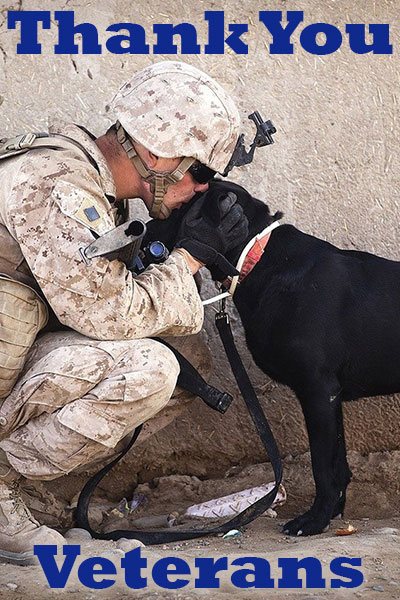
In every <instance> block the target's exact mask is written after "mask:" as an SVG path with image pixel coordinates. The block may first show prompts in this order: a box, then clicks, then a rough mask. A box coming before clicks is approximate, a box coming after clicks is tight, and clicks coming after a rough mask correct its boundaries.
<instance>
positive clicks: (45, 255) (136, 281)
mask: <svg viewBox="0 0 400 600" xmlns="http://www.w3.org/2000/svg"><path fill="white" fill-rule="evenodd" d="M34 196H35V197H36V199H35V201H34V202H32V210H27V207H26V206H24V210H25V212H24V210H22V211H20V212H19V214H18V215H17V216H16V217H15V219H14V233H15V236H16V238H17V240H18V242H19V243H20V246H21V250H22V252H23V254H24V256H25V259H26V261H27V263H28V265H29V267H30V269H31V271H32V274H33V276H34V277H35V279H36V280H37V282H38V283H39V285H40V287H41V289H42V291H43V293H44V294H45V296H46V298H47V300H48V302H49V304H50V305H51V307H52V308H53V310H54V312H55V314H56V315H57V317H58V319H59V320H60V321H61V322H62V323H64V324H65V325H67V326H69V327H71V328H73V329H75V330H76V331H79V332H80V333H82V334H84V335H87V336H89V337H93V338H97V339H104V340H113V339H133V338H141V337H148V336H155V335H186V334H191V333H197V332H198V331H199V330H200V329H201V326H202V323H203V307H202V304H201V300H200V297H199V295H198V292H197V288H196V285H195V281H194V278H193V275H192V271H191V268H190V266H189V264H188V262H187V259H186V258H185V256H184V255H183V254H182V253H181V252H180V251H176V250H175V251H173V252H172V253H171V256H170V257H169V258H168V259H167V261H166V262H165V263H163V264H161V265H152V266H150V267H149V268H148V269H147V270H146V271H145V272H144V273H142V274H141V275H139V276H138V277H137V278H133V276H132V274H131V273H130V272H129V271H128V270H127V269H126V267H125V265H124V264H123V263H122V262H120V261H117V260H116V261H109V260H107V259H106V258H103V257H100V258H94V259H92V261H91V263H90V264H89V265H86V264H85V262H84V260H83V258H82V255H81V253H80V248H85V247H86V246H88V245H89V244H90V243H91V242H93V240H94V235H93V232H92V231H91V230H90V229H89V228H88V227H86V226H85V225H84V224H82V223H80V222H78V221H77V220H76V219H75V218H72V217H71V216H70V215H68V214H65V212H63V211H62V210H61V208H60V206H59V203H58V202H57V201H55V200H54V193H53V194H52V195H50V196H49V198H48V199H47V200H46V199H44V198H43V195H41V196H39V195H37V194H34ZM40 204H41V205H42V206H40Z"/></svg>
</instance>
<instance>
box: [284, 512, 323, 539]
mask: <svg viewBox="0 0 400 600" xmlns="http://www.w3.org/2000/svg"><path fill="white" fill-rule="evenodd" d="M327 529H329V519H328V520H327V519H326V518H322V517H318V516H316V515H315V514H312V513H311V511H308V512H306V513H304V515H301V516H300V517H297V518H296V519H293V520H292V521H288V522H287V523H286V524H285V525H284V526H283V527H282V531H283V533H286V534H287V535H315V534H317V533H322V532H324V531H326V530H327Z"/></svg>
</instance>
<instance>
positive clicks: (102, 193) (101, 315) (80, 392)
mask: <svg viewBox="0 0 400 600" xmlns="http://www.w3.org/2000/svg"><path fill="white" fill-rule="evenodd" d="M113 109H114V112H115V114H116V116H117V118H118V122H117V123H116V124H115V125H114V126H113V127H111V128H110V129H109V130H108V131H107V133H106V134H105V135H103V136H101V137H99V138H97V139H95V138H94V136H92V135H91V134H90V133H89V132H87V131H86V130H84V129H83V128H81V127H78V126H76V125H72V124H66V123H56V124H54V125H52V126H51V128H50V130H49V136H50V137H48V138H38V139H36V140H35V141H34V142H32V143H31V145H30V148H29V151H24V148H20V147H19V149H18V150H17V151H14V152H10V153H9V154H8V155H7V157H6V158H4V160H2V161H1V162H0V170H1V180H0V248H1V251H0V256H1V259H0V272H1V273H4V274H5V275H4V276H2V277H1V280H0V300H1V303H0V319H1V321H0V334H1V341H0V344H1V345H0V384H3V386H2V387H0V397H2V398H3V400H0V440H1V442H0V560H3V561H9V562H13V563H15V564H29V563H30V562H31V561H32V560H33V554H32V548H33V545H34V544H62V543H63V540H64V538H63V537H62V535H61V534H60V533H58V532H57V531H56V530H55V529H52V528H49V527H47V526H45V525H41V524H40V523H39V522H38V521H36V520H35V519H34V518H33V516H32V515H31V513H30V511H29V510H28V508H27V506H26V505H25V504H24V503H23V501H22V498H21V495H20V489H19V483H20V481H21V477H23V478H26V479H28V480H37V481H41V480H51V479H55V478H58V477H61V476H63V475H65V474H67V473H70V472H72V471H76V470H77V469H80V468H82V467H85V468H87V466H88V465H89V464H93V463H95V462H104V461H105V460H106V459H107V458H109V457H111V456H113V455H115V454H116V453H117V452H118V451H119V450H121V448H123V447H124V445H125V444H126V443H127V440H128V439H129V438H130V436H131V435H132V431H133V430H134V429H135V428H136V427H137V426H138V425H139V424H141V423H145V422H148V425H147V429H146V427H145V428H144V430H143V431H142V434H141V436H142V437H146V434H147V435H149V433H150V432H151V433H153V432H154V431H156V430H157V429H159V428H160V427H163V426H165V424H167V423H168V422H169V421H171V419H172V418H174V416H175V415H176V414H177V413H178V412H179V411H180V410H181V408H182V405H184V402H183V401H182V402H178V401H177V398H176V396H177V395H178V392H175V393H174V389H175V384H176V380H177V376H178V371H179V368H178V364H177V361H176V359H175V357H174V355H173V354H172V352H171V351H170V350H169V349H168V348H166V347H165V346H163V345H162V344H160V343H159V342H157V341H154V340H152V339H149V338H150V337H152V336H186V335H188V334H195V333H197V332H199V330H200V329H201V326H202V323H203V308H202V303H201V300H200V297H199V294H198V292H197V288H196V285H195V282H194V278H193V275H194V274H195V273H196V272H197V271H198V269H199V268H200V267H201V266H203V265H204V264H205V263H207V260H208V259H207V256H208V254H207V248H208V246H210V247H211V248H213V249H216V250H218V251H221V249H224V250H229V248H230V247H233V246H235V245H236V244H238V243H240V242H242V241H244V239H245V238H246V236H247V224H246V221H245V218H244V217H243V214H242V213H241V212H240V210H238V207H237V206H236V205H233V206H232V201H229V202H226V201H225V204H223V203H222V204H221V206H223V212H224V216H226V215H229V216H230V217H232V216H233V220H232V219H231V222H230V225H229V227H230V228H231V231H230V232H229V236H228V235H227V234H228V230H227V228H225V230H224V225H223V223H222V226H221V227H220V228H218V230H217V229H215V230H212V228H210V231H207V232H206V233H207V244H208V246H204V244H203V243H202V236H203V235H204V233H205V232H204V229H203V230H201V231H199V232H198V233H197V236H196V230H193V227H191V228H190V231H189V233H188V235H187V236H186V237H187V238H191V239H194V240H195V241H196V242H198V244H197V246H196V244H195V246H194V247H195V248H199V249H200V250H199V252H198V253H197V254H196V255H194V254H193V253H190V252H188V250H187V249H185V241H182V243H181V247H180V248H176V249H175V250H173V251H172V253H171V255H170V257H169V258H168V259H167V260H166V262H164V263H163V264H160V265H152V266H150V267H149V268H147V269H146V270H145V271H144V272H143V273H142V274H140V275H139V276H137V277H136V278H134V277H133V276H132V274H131V273H130V271H129V270H127V268H126V266H125V264H124V263H123V262H121V261H120V260H113V261H110V260H108V259H107V258H105V257H97V258H95V259H93V260H92V261H91V262H90V264H85V261H84V260H83V257H82V252H81V250H82V248H85V247H87V246H88V245H89V244H90V243H92V242H93V240H94V239H95V238H97V237H99V236H101V235H103V234H104V233H106V232H108V231H111V230H112V229H113V228H115V226H116V213H117V207H118V204H119V203H120V201H122V200H124V199H127V198H134V197H138V198H141V199H142V200H143V201H144V203H145V205H146V207H147V208H148V210H149V212H150V215H151V216H153V217H157V218H161V219H165V218H167V217H168V216H169V215H170V213H171V211H172V210H174V209H176V208H179V207H180V206H181V205H182V204H183V203H186V202H188V201H189V200H190V199H191V198H192V197H193V196H194V194H195V193H196V192H203V191H205V190H206V189H207V187H208V183H207V182H208V181H209V180H210V179H211V178H212V177H213V176H214V175H215V172H220V173H223V171H224V169H225V167H226V166H227V164H228V162H229V160H230V158H231V156H232V153H233V150H234V148H235V145H236V143H237V140H238V128H239V114H238V111H237V109H236V107H235V105H234V103H233V101H232V99H231V98H230V97H229V95H228V94H227V93H226V92H225V91H224V90H223V89H222V87H221V86H220V85H219V84H217V83H216V82H215V81H214V80H213V79H211V78H210V77H209V76H207V75H206V74H205V73H203V72H201V71H199V70H198V69H195V68H193V67H191V66H189V65H186V64H184V63H179V62H161V63H158V64H155V65H152V66H150V67H148V68H146V69H144V70H143V71H141V72H139V73H137V74H136V75H135V76H134V77H133V78H132V79H131V80H130V81H129V82H128V83H126V84H125V85H124V86H123V87H122V88H121V89H120V90H119V92H118V93H117V94H116V96H115V98H114V103H113ZM239 208H240V207H239ZM232 233H233V236H232ZM183 237H185V235H184V236H183ZM196 237H197V239H196ZM232 237H233V240H232ZM227 240H228V241H227ZM189 241H190V240H189ZM188 247H189V248H193V246H192V245H190V243H189V244H188ZM204 252H205V253H204ZM6 276H9V277H6ZM28 286H29V287H28ZM34 290H36V291H34ZM43 298H45V300H46V303H48V305H49V307H50V309H51V310H52V311H54V313H55V315H56V317H57V319H58V321H59V323H61V324H63V325H64V326H66V327H67V328H68V330H67V331H65V330H63V331H60V330H59V331H52V332H48V333H45V334H44V335H41V336H39V337H38V339H37V340H36V342H35V343H33V345H32V342H33V340H34V338H35V336H36V334H37V333H38V331H39V330H40V328H41V327H42V326H43V325H44V324H45V322H46V320H47V314H46V313H47V306H46V304H45V302H44V301H43ZM187 346H189V344H187ZM190 346H191V347H192V348H193V351H192V355H191V353H190V352H189V353H186V354H187V355H188V354H189V355H188V357H189V359H192V360H194V362H195V363H196V362H197V363H199V362H200V360H199V359H197V361H196V359H195V358H193V354H194V353H195V351H196V349H197V352H199V351H198V348H199V346H198V343H197V342H196V343H194V344H190ZM203 358H204V357H203ZM203 362H204V361H203ZM14 383H15V385H14ZM10 388H12V389H11V390H10ZM160 411H161V413H160ZM158 413H160V415H159V417H156V418H155V419H152V417H154V416H155V415H157V414H158ZM150 419H152V420H150ZM149 420H150V421H149Z"/></svg>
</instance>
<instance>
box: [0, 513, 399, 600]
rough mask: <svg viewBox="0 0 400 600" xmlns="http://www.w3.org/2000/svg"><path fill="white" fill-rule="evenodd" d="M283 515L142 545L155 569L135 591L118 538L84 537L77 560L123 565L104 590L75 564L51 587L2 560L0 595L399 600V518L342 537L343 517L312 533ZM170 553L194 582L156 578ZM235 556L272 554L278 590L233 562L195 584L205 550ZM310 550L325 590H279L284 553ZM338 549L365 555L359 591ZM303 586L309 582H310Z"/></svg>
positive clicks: (359, 523)
mask: <svg viewBox="0 0 400 600" xmlns="http://www.w3.org/2000/svg"><path fill="white" fill-rule="evenodd" d="M282 522H283V521H282V520H281V519H280V518H279V517H278V519H277V520H275V519H269V518H266V517H261V518H260V519H258V521H257V522H255V523H253V524H251V525H249V526H248V527H246V530H245V533H244V534H243V535H242V536H241V537H239V538H237V539H222V538H219V537H210V538H205V539H201V540H194V541H188V542H181V543H179V544H168V545H164V546H157V547H148V548H144V549H143V550H142V557H144V558H147V559H148V569H147V570H146V572H144V571H143V572H142V576H143V575H147V576H148V587H147V588H146V590H145V591H142V590H140V591H135V592H133V591H132V590H130V589H129V588H128V587H127V586H126V584H125V582H124V579H123V572H122V570H121V569H120V567H119V561H120V558H121V557H123V555H124V552H123V551H122V550H120V549H118V548H117V543H116V542H99V541H97V542H94V541H92V542H89V543H86V544H82V555H81V556H80V557H78V559H77V565H79V564H80V562H81V561H82V560H84V559H85V558H86V557H89V556H90V557H93V556H103V557H106V558H108V559H110V560H111V561H112V562H113V563H114V564H115V565H116V567H117V572H118V576H117V577H118V581H117V582H116V583H115V584H114V585H113V587H111V588H109V589H108V590H104V591H97V590H92V589H89V588H86V587H85V586H83V585H82V584H81V583H80V582H79V581H78V580H77V577H76V568H75V567H74V569H73V572H72V574H71V577H70V579H69V581H68V583H67V586H66V588H65V589H64V590H52V589H50V588H49V586H48V583H47V581H46V579H45V576H44V574H43V571H42V569H41V567H40V566H31V567H19V568H16V567H11V566H10V565H2V567H1V570H0V598H2V599H5V600H20V599H22V598H38V599H42V598H53V597H59V596H60V595H62V594H67V597H68V598H70V599H71V600H75V599H78V598H79V599H85V600H93V599H94V598H97V597H100V596H104V597H107V598H128V597H129V598H131V597H132V596H133V594H134V597H135V598H138V599H139V598H143V599H144V598H146V599H147V598H149V599H150V598H174V599H178V598H179V599H182V600H184V599H186V598H198V597H203V596H205V597H212V598H230V597H231V596H233V595H238V596H240V597H242V598H246V599H247V598H266V597H268V598H271V597H272V596H273V595H275V594H276V595H278V596H280V597H283V598H289V599H294V598H299V597H301V598H314V600H317V599H318V598H348V597H357V598H365V599H368V600H372V599H373V600H376V598H380V599H382V600H389V599H392V598H393V599H397V598H399V597H400V560H399V546H400V519H399V518H393V519H385V520H354V521H352V523H353V525H354V526H355V527H356V528H357V530H358V531H357V533H356V534H354V535H352V536H347V537H337V536H335V534H334V531H335V528H336V526H341V522H339V521H335V522H334V523H333V526H332V527H331V530H330V531H328V532H326V533H324V534H322V535H320V536H317V537H312V538H288V537H287V536H285V535H283V534H282V533H280V531H279V527H278V526H279V525H280V524H281V523H282ZM167 556H174V557H179V558H181V559H184V560H185V561H186V562H187V563H188V564H189V566H190V567H191V572H192V573H193V576H192V582H191V583H190V584H189V585H188V586H187V587H185V588H183V589H182V590H180V591H174V592H168V591H165V590H163V589H162V588H160V587H158V586H157V585H156V584H154V583H153V582H151V577H150V568H149V567H150V566H151V565H152V564H153V563H154V562H156V561H157V560H159V559H160V558H164V557H167ZM221 556H228V557H229V560H228V565H229V564H230V563H231V562H232V560H233V559H235V558H239V557H243V556H258V557H262V558H266V559H267V560H268V561H269V563H270V565H271V575H272V577H273V578H274V579H275V589H273V590H268V591H266V590H255V589H250V590H246V591H239V590H238V589H237V588H235V587H234V586H233V585H232V583H231V580H230V577H229V572H232V571H234V570H236V569H237V568H238V567H233V568H232V569H231V570H230V571H228V573H227V574H225V576H221V584H220V589H219V590H218V591H217V590H198V589H197V590H194V589H193V579H194V575H195V574H196V569H195V568H194V560H195V558H199V557H213V558H214V559H217V558H219V557H221ZM307 556H314V557H317V558H318V559H319V560H320V561H321V563H322V567H323V576H324V577H325V578H326V586H327V587H326V589H314V590H306V589H302V590H293V589H291V590H290V589H288V590H283V589H282V590H279V589H277V583H276V581H277V579H278V577H279V576H280V569H278V558H281V557H296V558H303V557H307ZM338 556H344V557H351V558H356V557H357V558H361V559H362V566H361V567H360V570H361V571H362V573H363V575H364V583H363V584H362V585H361V586H360V587H358V588H356V589H353V590H347V589H343V590H331V589H329V588H330V575H329V573H330V571H329V564H330V561H331V560H332V559H333V558H336V557H338ZM303 585H304V583H303Z"/></svg>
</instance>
